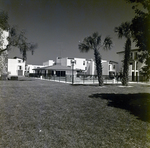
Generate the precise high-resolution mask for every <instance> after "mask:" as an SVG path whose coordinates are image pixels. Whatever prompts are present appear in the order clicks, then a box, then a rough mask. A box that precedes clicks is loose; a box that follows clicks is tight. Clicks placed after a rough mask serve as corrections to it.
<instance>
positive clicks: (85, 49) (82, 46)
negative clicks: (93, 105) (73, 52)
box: [78, 43, 90, 52]
mask: <svg viewBox="0 0 150 148" xmlns="http://www.w3.org/2000/svg"><path fill="white" fill-rule="evenodd" d="M78 48H79V50H80V51H81V52H88V51H89V50H90V48H89V46H87V45H86V44H84V43H80V44H79V45H78Z"/></svg>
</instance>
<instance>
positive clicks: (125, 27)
mask: <svg viewBox="0 0 150 148" xmlns="http://www.w3.org/2000/svg"><path fill="white" fill-rule="evenodd" d="M130 28H131V24H130V23H129V22H125V23H122V24H121V25H120V26H119V27H115V30H114V31H115V32H116V33H117V34H118V38H122V37H125V38H126V42H125V54H124V61H123V77H122V85H124V86H127V85H128V81H129V80H128V76H129V62H130V53H131V30H130Z"/></svg>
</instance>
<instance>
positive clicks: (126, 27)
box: [114, 22, 131, 38]
mask: <svg viewBox="0 0 150 148" xmlns="http://www.w3.org/2000/svg"><path fill="white" fill-rule="evenodd" d="M130 28H131V23H130V22H124V23H122V24H121V25H120V26H119V27H115V29H114V31H115V33H117V34H118V38H122V37H123V36H124V37H125V38H130V37H131V31H130Z"/></svg>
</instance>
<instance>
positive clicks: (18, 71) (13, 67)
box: [8, 57, 26, 76]
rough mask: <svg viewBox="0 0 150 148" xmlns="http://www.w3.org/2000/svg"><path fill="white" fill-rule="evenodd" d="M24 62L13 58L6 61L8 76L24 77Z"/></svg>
mask: <svg viewBox="0 0 150 148" xmlns="http://www.w3.org/2000/svg"><path fill="white" fill-rule="evenodd" d="M25 65H26V62H25V61H23V59H22V58H18V57H14V58H13V59H8V74H9V76H24V74H25Z"/></svg>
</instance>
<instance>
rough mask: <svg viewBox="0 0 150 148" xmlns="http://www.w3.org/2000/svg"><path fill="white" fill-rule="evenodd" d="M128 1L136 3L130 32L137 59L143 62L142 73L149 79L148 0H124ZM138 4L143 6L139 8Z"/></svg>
mask: <svg viewBox="0 0 150 148" xmlns="http://www.w3.org/2000/svg"><path fill="white" fill-rule="evenodd" d="M126 1H127V2H130V3H136V4H135V5H134V6H133V7H132V8H133V10H134V11H135V14H136V15H135V17H134V18H133V19H132V22H131V32H132V36H133V41H134V42H135V43H136V46H137V47H138V48H139V56H138V57H139V61H140V62H145V66H144V67H143V68H142V69H141V72H142V74H143V75H144V76H145V78H146V79H147V80H149V79H150V0H126ZM138 4H141V5H142V6H143V8H144V9H143V10H140V9H139V7H138Z"/></svg>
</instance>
